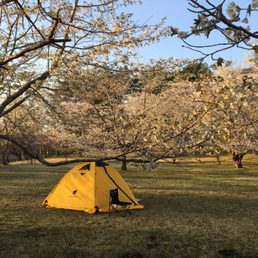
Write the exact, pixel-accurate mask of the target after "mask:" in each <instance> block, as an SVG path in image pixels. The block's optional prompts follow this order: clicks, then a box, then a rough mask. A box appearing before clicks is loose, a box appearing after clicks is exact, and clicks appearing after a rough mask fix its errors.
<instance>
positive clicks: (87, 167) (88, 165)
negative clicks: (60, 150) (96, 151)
mask: <svg viewBox="0 0 258 258" xmlns="http://www.w3.org/2000/svg"><path fill="white" fill-rule="evenodd" d="M83 169H87V170H90V164H87V165H85V166H83V167H81V168H80V170H83Z"/></svg>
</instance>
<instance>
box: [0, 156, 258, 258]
mask: <svg viewBox="0 0 258 258" xmlns="http://www.w3.org/2000/svg"><path fill="white" fill-rule="evenodd" d="M188 161H189V160H188ZM188 161H187V160H181V162H179V163H177V164H175V165H172V164H162V165H160V166H159V167H158V168H157V169H156V170H154V171H152V172H143V171H137V170H136V168H134V167H130V166H129V171H127V172H123V173H122V174H123V176H124V178H125V179H126V181H127V182H128V184H129V185H130V186H131V188H132V190H133V192H134V193H135V195H136V197H137V198H140V199H141V200H142V203H143V204H144V205H145V209H144V210H139V211H132V215H128V216H126V217H125V218H122V217H121V216H119V215H117V214H111V215H109V214H98V215H89V214H86V213H84V212H76V211H68V210H58V209H44V208H41V202H42V201H43V199H44V198H45V197H46V196H47V194H48V193H49V192H50V190H51V189H52V187H53V186H54V185H55V184H56V183H57V181H58V180H59V179H60V178H61V177H62V176H63V175H64V173H65V172H66V171H67V170H68V169H69V168H70V167H71V166H62V167H57V168H50V167H44V166H42V165H39V164H36V165H28V164H19V165H17V164H16V165H8V166H0V195H1V199H0V205H1V206H0V207H1V208H0V230H1V232H0V257H1V258H2V257H3V258H9V257H23V258H25V257H33V258H34V257H48V258H49V257H60V258H61V257H62V258H63V257H89V258H91V257H93V258H94V257H107V258H108V257H110V258H114V257H117V258H132V257H135V258H141V257H155V258H156V257H160V258H166V257H189V258H192V257H218V258H219V257H239V258H240V257H241V258H244V257H245V258H247V257H249V258H255V257H258V159H257V156H247V157H245V160H244V165H245V168H244V169H239V170H237V169H235V168H234V167H233V165H232V163H231V161H230V160H229V159H228V158H223V160H222V161H223V162H222V165H220V166H219V165H217V164H216V163H215V159H214V161H213V160H210V159H206V160H205V159H204V160H203V162H202V163H199V162H192V161H191V162H188ZM117 166H118V165H117Z"/></svg>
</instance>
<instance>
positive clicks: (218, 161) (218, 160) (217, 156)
mask: <svg viewBox="0 0 258 258" xmlns="http://www.w3.org/2000/svg"><path fill="white" fill-rule="evenodd" d="M216 160H217V164H218V165H220V164H221V162H220V156H219V154H217V155H216Z"/></svg>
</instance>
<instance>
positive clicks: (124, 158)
mask: <svg viewBox="0 0 258 258" xmlns="http://www.w3.org/2000/svg"><path fill="white" fill-rule="evenodd" d="M121 170H123V171H127V163H126V156H123V157H122V164H121Z"/></svg>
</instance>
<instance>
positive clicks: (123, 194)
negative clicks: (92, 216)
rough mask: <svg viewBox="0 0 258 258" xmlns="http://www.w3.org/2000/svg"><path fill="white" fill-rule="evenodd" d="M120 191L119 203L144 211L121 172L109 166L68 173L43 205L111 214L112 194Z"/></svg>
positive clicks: (95, 165)
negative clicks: (129, 203)
mask: <svg viewBox="0 0 258 258" xmlns="http://www.w3.org/2000/svg"><path fill="white" fill-rule="evenodd" d="M113 189H118V193H119V200H120V201H123V202H131V203H132V205H130V207H129V209H143V208H144V207H143V205H141V204H139V200H138V199H136V198H135V197H134V195H133V193H132V191H131V190H130V188H129V186H128V185H127V183H126V182H125V180H124V179H123V178H122V176H121V175H120V174H119V172H118V171H117V170H116V169H114V168H113V167H111V166H110V165H108V164H107V163H105V162H86V163H80V164H78V165H76V166H75V167H73V168H72V169H71V170H70V171H68V172H67V173H66V174H65V175H64V176H63V178H62V179H61V180H60V181H59V182H58V184H57V185H56V186H55V187H54V188H53V189H52V191H51V192H50V193H49V195H48V196H47V198H46V199H45V200H44V201H43V203H42V205H43V206H44V207H46V208H59V209H69V210H78V211H85V212H88V213H95V212H98V211H99V212H109V208H110V207H109V205H110V190H113Z"/></svg>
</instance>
